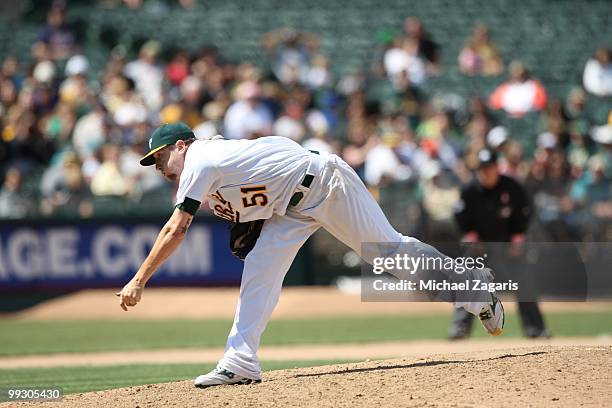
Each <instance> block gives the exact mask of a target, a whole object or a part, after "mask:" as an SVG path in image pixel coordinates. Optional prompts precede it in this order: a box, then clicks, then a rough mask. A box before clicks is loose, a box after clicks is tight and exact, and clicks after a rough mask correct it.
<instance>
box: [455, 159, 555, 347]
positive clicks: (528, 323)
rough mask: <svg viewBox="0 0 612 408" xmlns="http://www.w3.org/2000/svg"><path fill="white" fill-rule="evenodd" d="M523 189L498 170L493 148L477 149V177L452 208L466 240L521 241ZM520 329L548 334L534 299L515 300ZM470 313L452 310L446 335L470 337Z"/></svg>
mask: <svg viewBox="0 0 612 408" xmlns="http://www.w3.org/2000/svg"><path fill="white" fill-rule="evenodd" d="M531 211H532V207H531V203H530V200H529V198H528V196H527V193H526V191H525V189H524V188H523V187H522V186H521V185H520V184H519V183H518V182H517V181H516V180H514V179H512V178H510V177H507V176H504V175H502V174H500V173H499V168H498V165H497V154H496V153H495V151H494V150H490V149H482V150H480V151H479V152H478V171H477V177H476V178H475V179H474V180H473V181H472V182H471V183H469V184H467V185H466V186H465V187H464V188H463V189H462V191H461V200H460V201H459V203H458V204H457V207H456V210H455V221H456V222H457V224H458V226H459V229H460V230H461V233H462V234H463V237H464V241H466V242H478V241H480V242H522V241H524V234H525V231H526V230H527V226H528V224H529V218H530V216H531ZM518 307H519V313H520V315H521V321H522V325H523V331H524V333H525V335H526V336H527V337H532V338H535V337H549V336H550V335H549V334H548V332H547V331H546V328H545V327H544V320H543V318H542V314H541V313H540V309H539V308H538V304H537V303H536V302H519V303H518ZM472 321H473V316H472V315H471V314H469V313H466V312H465V311H464V310H463V309H455V313H454V316H453V321H452V326H451V329H450V335H449V338H450V339H453V340H457V339H463V338H467V337H469V336H470V332H471V329H472Z"/></svg>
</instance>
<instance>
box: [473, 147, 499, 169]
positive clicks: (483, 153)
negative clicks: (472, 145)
mask: <svg viewBox="0 0 612 408" xmlns="http://www.w3.org/2000/svg"><path fill="white" fill-rule="evenodd" d="M496 163H497V153H496V152H495V150H492V149H482V150H480V151H479V152H478V168H479V169H480V168H483V167H485V166H488V165H490V164H496Z"/></svg>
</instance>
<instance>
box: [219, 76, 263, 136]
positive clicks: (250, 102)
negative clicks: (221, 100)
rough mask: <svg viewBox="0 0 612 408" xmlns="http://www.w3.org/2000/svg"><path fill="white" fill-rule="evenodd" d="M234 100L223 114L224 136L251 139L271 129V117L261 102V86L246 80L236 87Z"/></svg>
mask: <svg viewBox="0 0 612 408" xmlns="http://www.w3.org/2000/svg"><path fill="white" fill-rule="evenodd" d="M235 94H236V99H237V100H236V102H234V103H233V104H232V105H231V106H230V107H229V109H228V110H227V113H226V114H225V137H227V138H228V139H253V138H257V137H259V136H263V135H265V134H270V132H271V131H272V124H273V118H272V114H271V113H270V111H269V110H268V108H267V107H266V106H265V105H264V104H263V103H262V102H261V99H260V97H261V86H259V84H257V83H255V82H252V81H246V82H242V83H241V84H240V85H238V86H237V87H236V91H235Z"/></svg>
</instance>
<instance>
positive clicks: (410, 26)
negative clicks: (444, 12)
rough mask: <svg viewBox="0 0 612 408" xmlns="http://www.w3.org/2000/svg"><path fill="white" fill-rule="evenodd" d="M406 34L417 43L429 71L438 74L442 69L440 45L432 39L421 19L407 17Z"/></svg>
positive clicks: (405, 22) (405, 23)
mask: <svg viewBox="0 0 612 408" xmlns="http://www.w3.org/2000/svg"><path fill="white" fill-rule="evenodd" d="M404 35H405V37H406V38H408V39H410V40H412V41H414V42H415V43H416V48H417V52H418V55H419V56H420V57H421V58H423V59H424V60H425V62H426V68H427V72H428V73H430V74H437V73H438V72H439V71H440V60H439V55H438V51H439V48H440V46H439V45H438V44H437V43H436V42H435V41H434V40H432V39H431V36H430V35H429V33H427V31H426V30H425V28H424V27H423V23H422V22H421V20H420V19H419V18H417V17H413V16H411V17H407V18H406V19H405V20H404Z"/></svg>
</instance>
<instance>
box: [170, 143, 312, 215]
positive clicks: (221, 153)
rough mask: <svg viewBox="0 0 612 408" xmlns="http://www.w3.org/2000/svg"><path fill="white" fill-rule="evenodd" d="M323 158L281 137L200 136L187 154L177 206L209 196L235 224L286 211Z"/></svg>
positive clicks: (219, 211)
mask: <svg viewBox="0 0 612 408" xmlns="http://www.w3.org/2000/svg"><path fill="white" fill-rule="evenodd" d="M317 158H318V156H317V155H315V154H313V153H311V152H310V151H308V150H306V149H304V148H303V147H301V146H300V145H299V144H297V143H295V142H294V141H292V140H290V139H287V138H285V137H279V136H268V137H262V138H259V139H255V140H245V139H242V140H224V139H217V140H196V141H195V142H193V144H192V145H191V146H190V147H189V150H187V154H186V156H185V165H184V168H183V172H182V174H181V178H180V180H179V187H178V192H177V194H176V204H177V206H178V205H180V204H183V203H185V202H186V200H187V201H190V200H195V201H197V202H198V203H202V202H204V200H208V203H209V206H210V208H211V209H212V211H213V212H214V214H215V215H217V216H218V217H221V218H224V219H226V220H229V221H234V222H245V221H253V220H258V219H268V218H270V217H272V215H273V214H279V215H283V214H285V211H286V209H287V206H288V205H289V200H290V199H291V196H292V195H293V193H294V192H295V190H296V188H297V187H298V186H299V185H300V184H301V183H302V181H303V180H304V177H305V175H306V174H307V171H308V169H309V167H310V165H311V162H312V161H313V160H317ZM191 202H193V201H191Z"/></svg>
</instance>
